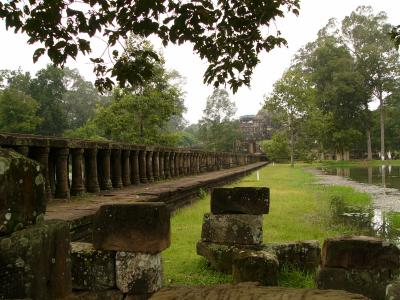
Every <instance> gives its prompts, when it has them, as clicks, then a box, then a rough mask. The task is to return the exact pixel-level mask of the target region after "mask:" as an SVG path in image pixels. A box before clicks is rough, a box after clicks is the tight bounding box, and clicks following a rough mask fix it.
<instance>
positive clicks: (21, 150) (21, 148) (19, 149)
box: [13, 146, 29, 157]
mask: <svg viewBox="0 0 400 300" xmlns="http://www.w3.org/2000/svg"><path fill="white" fill-rule="evenodd" d="M13 149H14V150H15V151H16V152H18V153H19V154H22V155H23V156H26V157H28V154H29V147H28V146H14V147H13Z"/></svg>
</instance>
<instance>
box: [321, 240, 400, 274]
mask: <svg viewBox="0 0 400 300" xmlns="http://www.w3.org/2000/svg"><path fill="white" fill-rule="evenodd" d="M321 264H322V266H323V267H336V268H350V269H352V268H353V269H378V270H379V269H382V268H388V269H398V268H399V267H400V249H399V248H397V246H396V245H394V244H393V243H390V242H387V241H384V240H382V239H379V238H375V237H367V236H350V237H338V238H329V239H326V240H325V242H324V245H323V248H322V259H321Z"/></svg>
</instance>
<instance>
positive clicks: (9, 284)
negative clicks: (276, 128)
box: [0, 148, 400, 300]
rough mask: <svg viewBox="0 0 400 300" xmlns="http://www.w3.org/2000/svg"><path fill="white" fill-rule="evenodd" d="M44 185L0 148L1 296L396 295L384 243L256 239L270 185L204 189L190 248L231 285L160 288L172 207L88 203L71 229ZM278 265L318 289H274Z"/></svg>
mask: <svg viewBox="0 0 400 300" xmlns="http://www.w3.org/2000/svg"><path fill="white" fill-rule="evenodd" d="M35 149H36V150H37V148H35ZM36 150H35V151H36ZM146 151H147V150H146ZM32 153H35V152H34V151H33V152H32ZM55 153H58V152H57V151H56V152H55ZM143 157H145V156H143ZM146 157H148V156H147V155H146ZM199 157H200V156H199ZM192 158H195V156H192ZM99 161H100V162H102V161H103V160H101V158H100V160H99ZM195 161H196V160H195V159H194V160H193V162H195ZM103 162H104V161H103ZM188 162H189V160H188ZM199 162H200V161H199ZM75 163H76V161H75ZM114 164H115V162H114ZM170 165H171V164H170ZM61 166H63V167H64V166H65V165H64V164H60V165H59V168H61ZM148 166H149V167H150V166H152V164H149V165H148ZM194 166H196V163H195V164H194ZM259 166H261V164H255V167H259ZM72 167H73V168H72V169H74V165H73V166H72ZM76 168H78V166H77V165H76V164H75V171H76ZM113 169H114V170H115V169H118V168H117V167H116V166H115V165H114V167H113ZM139 170H140V169H139ZM246 170H248V169H246ZM47 171H48V170H47ZM59 172H60V174H61V173H62V172H61V171H60V170H59ZM76 172H77V171H76ZM81 173H83V170H81ZM63 174H64V173H63ZM63 174H61V175H62V176H64V175H65V174H64V175H63ZM114 174H115V173H114ZM61 175H60V176H61ZM47 176H48V174H47ZM55 178H56V179H57V177H55ZM81 178H82V177H81ZM64 179H65V178H64ZM64 179H62V180H61V181H60V182H61V183H62V184H64V183H65V182H64V181H63V180H64ZM60 182H58V183H57V182H56V185H55V186H56V187H57V185H58V184H60ZM208 182H213V183H214V184H215V183H216V180H215V179H213V178H212V176H211V179H210V181H208ZM67 183H68V181H67ZM75 184H76V182H75ZM191 184H193V183H191ZM202 184H203V185H204V184H205V183H204V182H202ZM49 186H50V188H51V185H49V184H48V182H47V180H46V175H45V174H44V172H43V164H39V163H38V162H36V161H34V160H31V159H28V158H26V157H25V156H23V155H21V154H18V153H17V152H14V151H12V150H6V149H0V299H44V300H46V299H67V300H78V299H79V300H81V299H82V300H83V299H121V300H122V299H149V298H151V299H388V300H389V299H390V300H395V299H400V281H399V280H398V278H399V277H398V276H399V271H400V250H399V249H398V248H397V247H396V246H395V245H394V244H392V243H389V242H386V241H383V240H381V239H378V238H372V237H337V238H331V239H327V240H326V241H325V242H324V244H323V247H322V251H321V249H320V247H319V243H318V242H317V241H298V242H287V243H280V244H275V243H263V240H262V237H263V216H262V215H263V214H268V212H269V203H270V198H269V190H268V188H232V189H224V188H215V189H214V190H213V192H212V199H211V213H209V214H206V215H205V216H204V224H203V228H202V235H201V241H199V242H198V244H197V252H198V254H200V255H202V256H203V257H205V258H206V259H207V261H208V262H209V264H210V267H212V268H215V269H216V270H218V271H221V272H226V273H232V275H233V279H234V283H233V284H225V285H218V286H196V287H192V286H190V287H186V286H180V287H179V286H167V287H164V286H163V277H162V271H163V265H162V258H161V253H162V251H163V250H165V249H166V248H168V247H169V245H170V226H171V225H170V214H171V208H172V207H174V206H170V205H168V203H165V202H164V201H162V198H156V197H153V198H144V202H135V201H131V202H129V201H118V200H114V201H112V200H111V201H108V202H102V201H100V200H93V202H94V204H96V203H97V202H98V203H97V204H96V205H94V204H93V203H92V205H94V206H92V207H91V208H90V209H87V210H88V212H86V210H85V207H84V206H79V207H78V209H79V211H80V218H81V219H84V220H85V222H86V223H85V224H88V225H85V226H89V227H90V230H85V231H84V232H81V234H80V235H76V234H75V230H76V226H75V223H74V222H75V221H74V222H69V221H65V220H57V219H47V218H46V209H47V208H48V206H49V204H50V203H51V202H49V201H48V200H49V197H52V196H53V195H51V193H49V192H51V191H52V189H50V190H49V189H48V187H49ZM68 186H69V185H68ZM75 186H76V185H75ZM196 187H197V186H196ZM179 191H182V189H181V190H179V189H177V191H174V192H171V191H170V192H169V193H179ZM163 193H167V192H166V191H164V192H163ZM56 195H60V194H57V188H56ZM185 195H188V194H185ZM185 197H186V196H185ZM139 199H142V198H139ZM166 199H170V198H166ZM157 200H159V201H157ZM160 200H161V201H160ZM52 201H55V200H52ZM83 201H84V200H83ZM96 201H97V202H96ZM69 205H71V203H69V202H65V203H64V204H63V206H57V207H59V208H62V207H68V206H69ZM174 205H175V204H174ZM94 208H96V209H94ZM93 211H94V213H92V212H93ZM264 230H266V231H267V230H268V228H265V229H264ZM83 233H85V235H82V234H83ZM193 247H196V245H193ZM284 266H289V267H293V268H297V269H302V270H305V271H309V272H316V274H317V277H316V284H317V287H318V289H290V288H284V287H278V286H277V285H278V284H279V272H280V271H281V269H282V268H283V267H284Z"/></svg>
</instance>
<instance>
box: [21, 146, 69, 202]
mask: <svg viewBox="0 0 400 300" xmlns="http://www.w3.org/2000/svg"><path fill="white" fill-rule="evenodd" d="M67 150H68V149H67ZM25 151H26V149H25ZM49 153H50V148H49V147H32V148H31V149H30V152H29V154H30V156H31V158H32V159H33V160H36V161H37V162H38V163H39V164H40V166H41V168H42V169H41V172H42V174H43V176H44V178H45V180H46V192H47V196H48V197H49V199H51V198H52V192H51V185H50V177H49ZM67 158H68V154H67ZM67 184H68V180H67Z"/></svg>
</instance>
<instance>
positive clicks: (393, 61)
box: [342, 6, 400, 160]
mask: <svg viewBox="0 0 400 300" xmlns="http://www.w3.org/2000/svg"><path fill="white" fill-rule="evenodd" d="M391 30H392V26H391V25H390V24H389V23H388V22H387V16H386V14H385V13H384V12H380V13H378V14H374V12H373V10H372V8H371V7H369V6H360V7H358V8H357V9H356V11H354V12H352V13H351V15H350V16H348V17H346V18H345V19H344V20H343V22H342V35H343V37H344V41H345V43H346V45H347V46H348V47H349V49H350V50H351V52H352V54H353V56H354V57H355V60H356V66H357V69H358V71H359V72H360V73H361V74H362V75H363V77H364V86H363V88H364V90H366V91H369V95H367V98H366V101H364V102H365V103H364V107H365V110H366V112H367V114H366V115H367V118H366V120H369V119H370V113H369V112H368V102H369V101H371V100H373V99H374V98H375V99H378V100H379V110H380V136H381V138H380V144H381V147H380V155H381V158H382V160H384V159H385V102H386V98H387V97H388V96H389V95H390V94H391V93H393V90H394V88H395V87H396V85H395V83H396V81H397V80H398V79H399V78H400V62H399V54H398V52H397V51H396V49H395V47H394V45H393V41H391V39H390V32H391ZM367 124H368V125H369V126H368V127H367V134H368V141H369V144H368V158H371V156H372V155H371V146H370V124H369V122H368V121H367Z"/></svg>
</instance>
